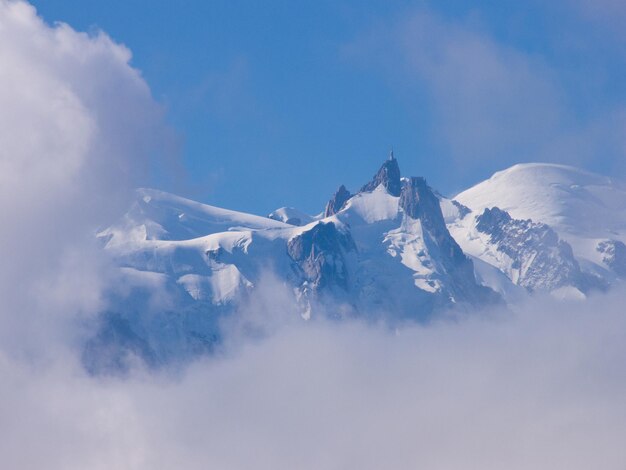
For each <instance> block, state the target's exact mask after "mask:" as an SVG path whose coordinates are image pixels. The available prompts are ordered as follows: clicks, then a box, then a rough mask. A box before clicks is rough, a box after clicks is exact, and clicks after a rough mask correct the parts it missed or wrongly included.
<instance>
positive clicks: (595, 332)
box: [0, 292, 626, 470]
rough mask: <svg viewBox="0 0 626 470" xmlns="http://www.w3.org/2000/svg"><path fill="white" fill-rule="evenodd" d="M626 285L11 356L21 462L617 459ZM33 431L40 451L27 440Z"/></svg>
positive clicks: (7, 399) (164, 464)
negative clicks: (100, 367)
mask: <svg viewBox="0 0 626 470" xmlns="http://www.w3.org/2000/svg"><path fill="white" fill-rule="evenodd" d="M625 300H626V295H625V293H624V292H621V293H614V294H612V295H611V296H608V297H598V298H595V299H591V300H590V302H589V303H573V304H567V303H566V304H564V303H560V302H559V303H557V302H556V301H553V300H547V299H542V300H538V299H537V300H535V301H534V302H533V303H532V304H529V305H527V306H526V307H525V308H523V309H522V310H520V311H519V312H517V313H515V314H510V313H509V314H506V313H504V312H492V315H490V316H485V317H479V316H475V317H471V318H466V319H464V320H460V321H457V322H444V323H441V324H436V325H431V326H429V327H408V328H404V329H402V330H400V331H397V332H391V331H389V330H387V329H382V328H377V327H375V326H366V325H364V324H360V323H337V322H331V323H325V322H323V321H320V322H313V323H300V324H292V325H289V326H286V327H284V328H278V329H277V330H275V331H274V332H273V334H272V335H270V336H269V337H267V338H265V339H263V340H257V341H246V342H243V343H240V344H238V345H237V346H233V347H230V348H228V349H227V350H225V351H223V352H222V354H221V355H219V356H217V357H212V358H207V359H205V360H202V361H199V362H196V363H194V364H192V365H191V366H189V367H188V368H187V369H186V370H184V371H183V372H180V373H178V374H176V375H174V376H172V375H171V374H169V373H166V372H163V373H158V374H154V373H144V372H141V371H136V373H135V374H134V375H132V376H131V377H130V378H128V379H110V378H109V379H104V378H91V377H87V376H86V375H85V374H84V373H83V372H82V370H81V369H80V367H79V366H78V365H77V364H76V363H75V362H74V361H73V359H72V357H67V358H65V360H64V361H59V362H55V363H54V364H53V365H48V366H47V367H45V368H25V367H24V366H23V365H22V364H20V363H16V362H13V361H10V360H7V359H6V357H2V358H1V360H0V373H1V374H2V377H3V380H2V382H1V384H0V394H1V396H2V397H3V399H2V400H1V401H0V403H1V405H0V406H2V410H1V414H2V416H3V419H2V422H1V424H0V435H1V436H2V439H0V450H1V451H2V455H3V462H5V464H6V465H7V466H9V467H11V468H41V467H46V468H51V469H56V468H59V469H60V468H63V469H73V468H76V469H79V468H94V469H97V468H116V469H117V468H119V469H144V468H145V469H168V468H189V469H195V468H198V469H201V468H221V469H249V468H255V469H275V468H300V469H319V468H327V469H335V468H336V469H339V468H361V469H379V468H393V469H412V468H424V469H450V468H480V469H501V468H507V469H512V470H515V469H527V468H542V469H543V468H546V469H548V468H569V469H587V468H591V467H595V466H601V467H602V468H606V469H619V468H622V467H623V465H624V463H626V451H625V450H624V446H623V445H622V442H621V441H622V437H623V436H624V433H625V432H626V404H625V403H624V400H623V397H624V393H625V392H626V361H624V358H625V357H626V343H624V341H623V335H624V331H626V316H624V315H623V311H622V309H621V305H623V303H624V301H625ZM26 449H28V451H26Z"/></svg>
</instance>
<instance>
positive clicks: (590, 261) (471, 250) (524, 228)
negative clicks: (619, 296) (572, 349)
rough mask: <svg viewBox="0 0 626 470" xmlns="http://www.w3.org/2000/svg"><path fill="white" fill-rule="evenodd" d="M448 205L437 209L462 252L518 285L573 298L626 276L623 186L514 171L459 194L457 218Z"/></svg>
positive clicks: (556, 172) (543, 168) (578, 174)
mask: <svg viewBox="0 0 626 470" xmlns="http://www.w3.org/2000/svg"><path fill="white" fill-rule="evenodd" d="M451 202H452V201H444V202H443V203H442V205H443V206H444V207H447V212H448V213H449V216H448V217H447V221H448V227H449V229H450V232H451V233H452V235H453V236H454V237H455V239H456V240H457V242H458V243H459V244H460V245H461V247H462V248H463V250H464V251H465V252H466V253H467V254H469V255H471V256H473V257H475V258H479V259H481V260H482V261H485V262H486V263H488V264H489V265H491V266H494V267H496V268H497V269H499V270H500V271H502V272H504V273H505V274H506V275H507V277H508V278H509V279H511V280H512V282H513V283H515V284H517V285H521V286H523V287H526V288H528V289H530V290H549V291H554V290H559V289H560V290H561V291H562V292H565V291H566V290H568V291H569V293H570V294H574V295H579V296H580V295H581V294H584V293H587V292H589V291H591V290H593V289H606V288H608V287H609V286H610V285H611V284H613V283H614V282H615V281H616V280H617V279H618V278H620V277H624V275H625V274H626V245H624V242H626V184H624V183H623V182H621V181H619V180H615V179H612V178H608V177H604V176H600V175H597V174H593V173H590V172H587V171H583V170H580V169H577V168H573V167H570V166H565V165H554V164H539V163H532V164H521V165H515V166H513V167H511V168H509V169H507V170H504V171H500V172H497V173H495V174H494V175H493V176H492V177H491V178H489V179H488V180H486V181H483V182H482V183H479V184H477V185H476V186H474V187H472V188H470V189H468V190H466V191H463V192H462V193H460V194H458V195H457V196H456V197H455V198H454V203H455V204H457V205H460V206H462V207H464V208H466V210H465V211H464V212H465V213H464V214H461V213H459V212H458V210H457V211H456V212H455V210H453V208H451V207H450V206H451ZM455 207H456V206H455ZM494 208H497V209H495V210H494ZM574 289H575V291H574Z"/></svg>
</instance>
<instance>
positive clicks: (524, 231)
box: [476, 207, 597, 292]
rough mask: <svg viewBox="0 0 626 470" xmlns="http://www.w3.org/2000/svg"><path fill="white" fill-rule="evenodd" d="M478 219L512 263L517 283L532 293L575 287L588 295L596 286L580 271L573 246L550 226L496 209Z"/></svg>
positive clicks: (481, 230)
mask: <svg viewBox="0 0 626 470" xmlns="http://www.w3.org/2000/svg"><path fill="white" fill-rule="evenodd" d="M476 220H477V224H476V228H477V229H478V231H480V232H482V233H485V234H487V235H489V237H490V241H491V243H493V244H495V245H496V248H497V250H498V251H501V252H503V253H505V254H506V255H507V256H508V257H509V258H511V259H512V260H513V264H512V265H511V268H512V269H514V270H516V271H517V282H516V280H515V279H513V282H516V284H518V285H520V286H522V287H525V288H526V289H528V290H529V291H534V290H537V289H545V290H554V289H557V288H559V287H562V286H567V285H572V286H575V287H577V288H578V289H580V290H581V291H583V292H585V291H588V290H589V289H590V288H591V287H597V286H594V285H593V284H594V280H593V279H592V278H591V277H589V276H588V275H586V274H584V273H582V272H581V269H580V266H579V264H578V262H577V261H576V259H575V258H574V254H573V252H572V247H571V246H570V245H569V244H568V243H567V242H565V241H563V240H560V239H559V236H558V235H557V234H556V232H555V231H554V230H552V228H550V227H549V226H548V225H546V224H543V223H534V222H533V221H532V220H530V219H527V220H520V219H513V218H512V217H511V216H510V215H509V213H508V212H506V211H503V210H501V209H499V208H497V207H494V208H492V209H485V211H484V212H483V213H482V214H481V215H480V216H478V218H477V219H476Z"/></svg>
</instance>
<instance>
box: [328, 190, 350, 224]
mask: <svg viewBox="0 0 626 470" xmlns="http://www.w3.org/2000/svg"><path fill="white" fill-rule="evenodd" d="M351 197H352V194H350V191H348V190H347V189H346V187H345V186H344V185H343V184H342V185H341V186H339V189H338V190H337V191H336V192H335V194H333V197H332V198H330V201H328V204H326V209H324V217H329V216H331V215H333V214H336V213H337V212H339V211H340V210H341V209H342V208H343V206H344V205H345V204H346V202H348V199H350V198H351Z"/></svg>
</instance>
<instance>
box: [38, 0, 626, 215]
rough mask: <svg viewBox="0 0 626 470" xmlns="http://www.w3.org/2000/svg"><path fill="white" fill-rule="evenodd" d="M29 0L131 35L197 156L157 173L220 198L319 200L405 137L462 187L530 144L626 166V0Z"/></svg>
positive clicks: (180, 188)
mask: <svg viewBox="0 0 626 470" xmlns="http://www.w3.org/2000/svg"><path fill="white" fill-rule="evenodd" d="M32 3H33V4H34V5H35V6H36V7H37V9H38V11H39V13H40V14H41V15H42V16H43V17H44V18H45V19H46V21H48V22H55V21H64V22H67V23H69V24H70V25H71V26H72V27H74V28H76V29H78V30H85V31H94V30H97V29H102V30H104V31H106V32H107V33H108V34H110V35H111V37H112V38H113V39H114V40H116V41H118V42H121V43H124V44H125V45H126V46H127V47H129V48H130V49H131V50H132V52H133V61H132V63H133V65H134V66H135V67H137V68H139V69H140V70H141V71H142V73H143V75H144V77H145V79H146V80H147V82H148V83H149V85H150V87H151V88H152V91H153V94H154V96H155V97H156V99H157V100H158V101H159V102H160V103H162V104H163V105H164V107H165V109H166V113H167V119H168V121H169V123H170V124H171V125H172V127H173V128H174V130H175V132H176V135H177V139H176V141H177V144H178V145H177V147H176V149H177V150H175V155H174V156H175V157H176V158H178V159H180V162H181V165H180V166H181V169H182V171H173V170H172V171H170V170H167V171H160V172H158V175H157V174H155V175H154V176H153V178H152V180H151V181H148V182H147V184H149V185H151V186H155V187H160V188H163V189H168V190H171V191H174V192H177V193H179V194H183V195H186V196H189V197H192V198H196V199H199V200H202V201H204V202H207V203H210V204H214V205H218V206H224V207H229V208H233V209H239V210H245V211H250V212H255V213H260V214H264V213H268V212H270V211H271V210H273V209H275V208H277V207H279V206H282V205H291V206H295V207H298V208H300V209H303V210H305V211H308V212H311V213H313V212H318V211H319V210H321V209H322V208H323V205H324V203H325V201H326V200H327V199H328V197H329V196H330V194H331V193H332V192H333V191H334V190H335V189H336V187H337V186H339V184H341V183H344V184H346V186H347V187H348V188H349V189H356V188H358V187H359V186H360V185H361V184H362V183H363V182H365V181H366V180H367V179H368V178H370V177H371V175H372V174H373V173H374V171H375V170H376V169H377V167H378V166H379V164H380V162H381V161H382V160H383V159H384V158H385V157H386V155H387V153H388V151H389V148H390V147H391V146H393V147H394V149H395V154H396V156H397V157H398V159H399V162H400V166H401V169H402V171H403V173H404V174H405V175H409V174H410V175H422V176H425V177H426V178H427V180H428V181H429V182H430V184H431V185H432V186H433V187H435V188H437V189H439V190H440V191H441V192H443V193H447V194H453V193H454V192H455V191H458V190H460V189H463V188H465V187H467V186H469V185H471V184H474V183H476V182H478V181H480V180H482V179H484V178H486V177H488V176H490V174H491V173H493V172H494V171H496V170H499V169H502V168H505V167H507V166H509V165H511V164H513V163H516V162H522V161H553V162H560V163H570V164H574V165H578V166H582V167H585V168H588V169H591V170H595V171H599V172H602V173H606V174H612V175H618V176H622V177H624V176H625V175H626V164H625V163H624V162H625V160H626V156H625V150H626V138H625V137H624V136H625V135H626V132H625V130H626V83H625V81H624V80H623V77H624V76H626V68H625V59H626V54H624V52H623V51H624V50H625V49H624V46H626V33H624V32H622V28H621V27H620V26H621V25H623V24H624V21H626V7H625V6H623V5H622V2H620V1H618V0H596V1H591V0H567V1H565V0H563V1H555V2H539V1H534V0H530V1H528V2H507V1H503V2H488V1H475V2H461V1H452V0H442V1H438V2H411V1H368V2H363V1H348V0H346V1H325V0H321V1H316V2H290V1H264V2H252V1H226V0H224V1H206V0H204V1H201V0H187V1H182V0H178V1H174V0H170V1H163V0H153V1H150V2H148V1H137V0H125V1H121V0H107V1H97V0H92V1H89V2H85V1H84V0H41V1H33V2H32ZM546 3H550V4H549V5H545V4H546ZM166 173H167V174H166ZM173 175H174V176H173Z"/></svg>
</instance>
